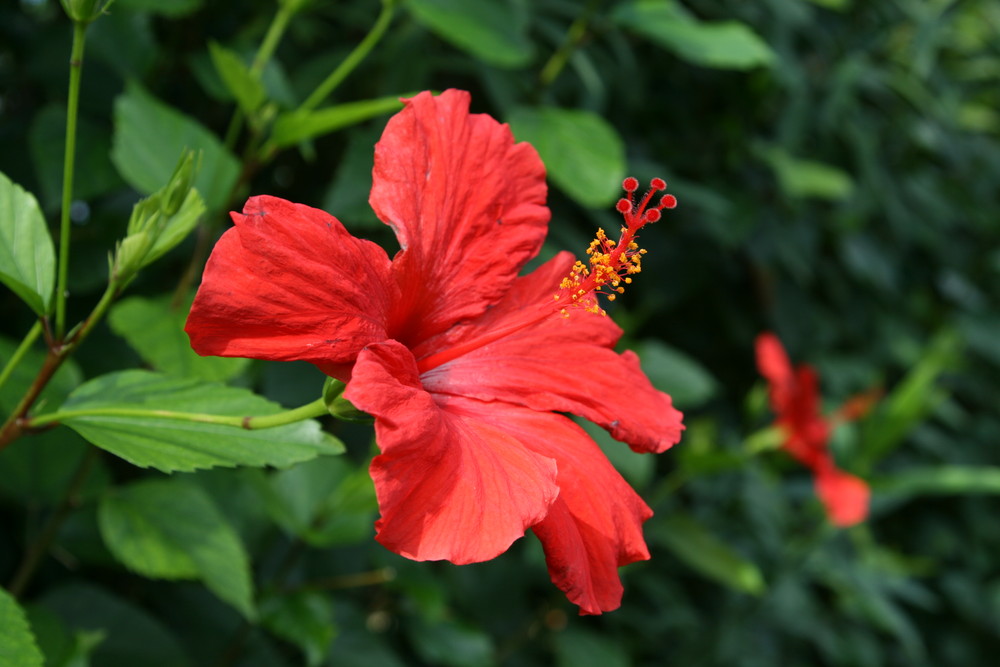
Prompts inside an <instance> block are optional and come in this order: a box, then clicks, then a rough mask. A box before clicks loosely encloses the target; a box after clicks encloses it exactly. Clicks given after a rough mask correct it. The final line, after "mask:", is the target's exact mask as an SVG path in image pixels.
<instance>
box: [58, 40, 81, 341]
mask: <svg viewBox="0 0 1000 667" xmlns="http://www.w3.org/2000/svg"><path fill="white" fill-rule="evenodd" d="M86 33H87V23H85V22H83V21H74V22H73V47H72V51H71V53H70V58H69V93H68V95H67V97H68V99H67V103H66V149H65V152H64V154H63V187H62V211H61V213H60V220H59V273H58V278H57V283H56V322H55V327H56V329H55V336H56V339H57V340H60V339H62V336H63V333H65V331H66V283H67V278H68V276H69V236H70V219H69V212H70V207H71V206H72V204H73V167H74V162H75V160H76V119H77V115H78V113H79V107H80V79H81V77H82V74H83V47H84V43H85V41H86Z"/></svg>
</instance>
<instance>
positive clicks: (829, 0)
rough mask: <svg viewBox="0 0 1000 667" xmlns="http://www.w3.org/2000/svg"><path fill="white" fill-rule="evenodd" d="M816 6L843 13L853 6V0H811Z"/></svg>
mask: <svg viewBox="0 0 1000 667" xmlns="http://www.w3.org/2000/svg"><path fill="white" fill-rule="evenodd" d="M809 2H811V3H813V4H814V5H819V6H820V7H825V8H827V9H833V10H836V11H839V12H842V11H844V10H846V9H848V8H850V6H851V2H852V0H809Z"/></svg>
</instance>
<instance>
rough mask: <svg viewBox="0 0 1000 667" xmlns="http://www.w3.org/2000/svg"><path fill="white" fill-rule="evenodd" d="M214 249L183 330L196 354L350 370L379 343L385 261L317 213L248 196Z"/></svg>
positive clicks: (385, 298) (386, 302)
mask: <svg viewBox="0 0 1000 667" xmlns="http://www.w3.org/2000/svg"><path fill="white" fill-rule="evenodd" d="M243 213H244V214H243V215H241V214H239V213H233V214H232V217H233V222H235V223H236V226H235V227H233V228H232V229H229V230H228V231H227V232H226V233H225V234H223V235H222V238H221V239H219V242H218V243H217V244H216V246H215V249H214V250H213V251H212V256H211V257H210V258H209V260H208V265H207V266H206V267H205V275H204V278H203V280H202V284H201V287H200V288H199V290H198V294H197V296H196V297H195V300H194V305H193V306H192V307H191V314H190V316H189V317H188V321H187V325H186V327H185V329H186V331H187V332H188V335H189V336H190V337H191V346H192V347H193V348H194V350H195V351H196V352H197V353H198V354H202V355H218V356H224V357H252V358H255V359H275V360H281V361H288V360H305V361H311V362H313V363H318V364H323V363H350V362H351V361H353V360H354V357H355V356H356V355H357V353H358V351H359V350H360V349H361V348H362V347H364V346H365V345H366V344H368V343H370V342H372V341H377V340H384V339H385V338H386V333H385V326H386V320H387V317H388V316H387V313H388V310H389V307H390V304H391V303H392V301H393V300H394V299H395V298H396V296H395V292H396V287H395V282H394V281H393V280H392V278H391V277H390V275H389V258H388V257H387V256H386V254H385V252H384V251H383V250H382V249H381V248H379V247H378V246H377V245H375V244H373V243H370V242H368V241H363V240H360V239H356V238H354V237H353V236H351V235H350V233H348V232H347V230H346V229H344V227H343V225H341V224H340V222H339V221H338V220H337V219H336V218H334V217H333V216H331V215H330V214H328V213H325V212H324V211H320V210H318V209H314V208H310V207H308V206H303V205H302V204H294V203H292V202H289V201H285V200H284V199H278V198H276V197H268V196H260V197H251V198H250V199H249V200H248V201H247V203H246V206H245V207H244V208H243Z"/></svg>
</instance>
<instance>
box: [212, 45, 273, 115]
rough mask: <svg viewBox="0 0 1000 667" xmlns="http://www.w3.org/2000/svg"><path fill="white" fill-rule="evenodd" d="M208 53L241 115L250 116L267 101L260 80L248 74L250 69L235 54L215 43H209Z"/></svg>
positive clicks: (265, 92)
mask: <svg viewBox="0 0 1000 667" xmlns="http://www.w3.org/2000/svg"><path fill="white" fill-rule="evenodd" d="M208 51H209V54H210V55H211V57H212V64H213V65H215V70H216V72H218V73H219V78H221V79H222V82H223V83H224V84H225V85H226V89H228V90H229V92H230V93H231V94H232V95H233V97H234V98H236V103H237V104H239V106H240V109H242V110H243V113H245V114H247V115H250V114H252V113H253V112H254V111H256V110H257V108H258V107H259V106H260V105H261V104H263V103H264V100H266V99H267V91H266V90H264V84H263V83H261V80H260V78H258V77H255V76H254V75H253V74H251V73H250V68H249V67H247V66H246V64H245V63H244V62H243V59H242V58H240V57H239V55H237V54H236V52H234V51H232V50H230V49H227V48H226V47H224V46H222V45H220V44H218V43H217V42H209V43H208Z"/></svg>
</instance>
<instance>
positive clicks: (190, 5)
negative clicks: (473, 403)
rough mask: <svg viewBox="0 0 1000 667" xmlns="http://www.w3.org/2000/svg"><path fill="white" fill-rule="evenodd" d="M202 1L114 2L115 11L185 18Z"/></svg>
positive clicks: (124, 0)
mask: <svg viewBox="0 0 1000 667" xmlns="http://www.w3.org/2000/svg"><path fill="white" fill-rule="evenodd" d="M202 2H203V0H116V2H115V9H133V10H138V11H147V12H155V13H157V14H163V15H164V16H169V17H172V18H179V17H181V16H187V15H188V14H191V13H192V12H194V11H196V10H197V9H198V8H199V7H201V5H202Z"/></svg>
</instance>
